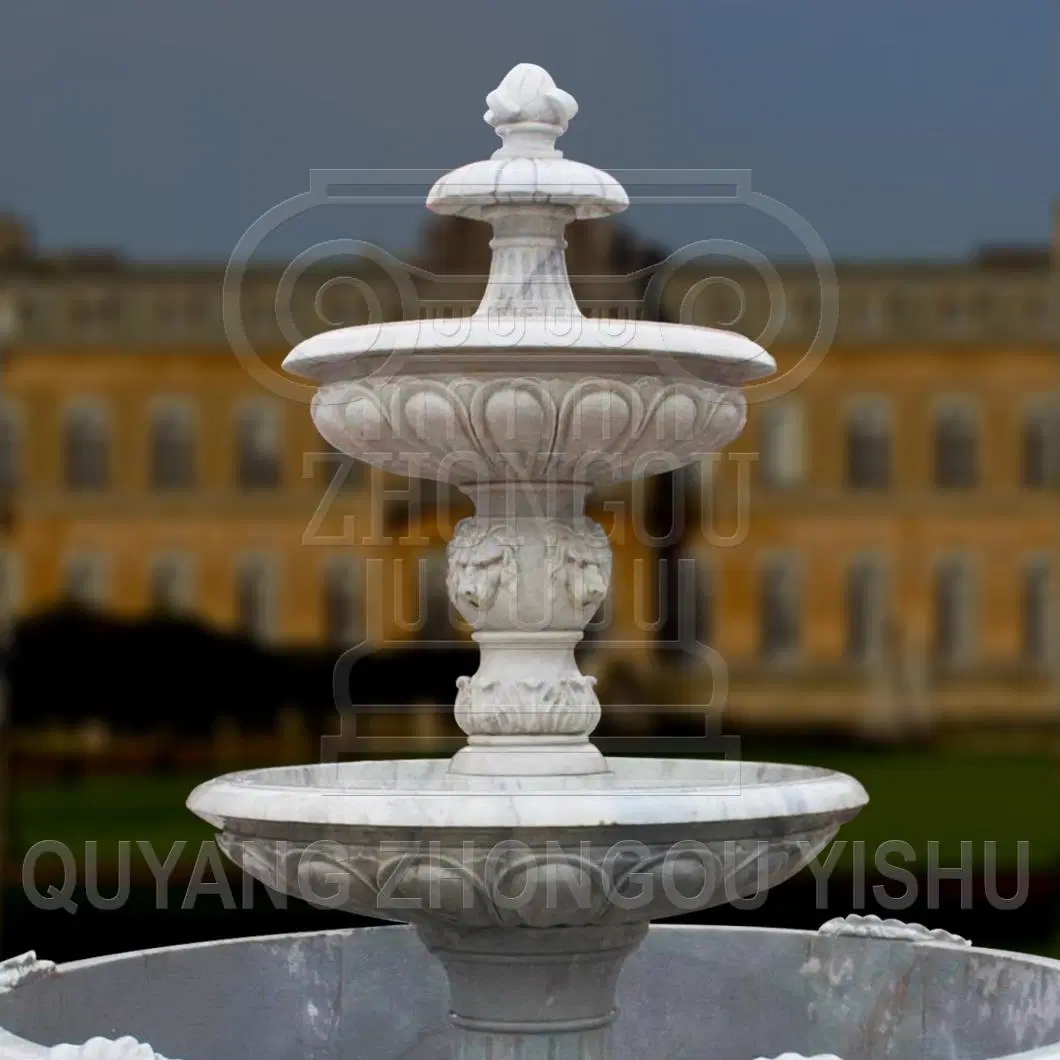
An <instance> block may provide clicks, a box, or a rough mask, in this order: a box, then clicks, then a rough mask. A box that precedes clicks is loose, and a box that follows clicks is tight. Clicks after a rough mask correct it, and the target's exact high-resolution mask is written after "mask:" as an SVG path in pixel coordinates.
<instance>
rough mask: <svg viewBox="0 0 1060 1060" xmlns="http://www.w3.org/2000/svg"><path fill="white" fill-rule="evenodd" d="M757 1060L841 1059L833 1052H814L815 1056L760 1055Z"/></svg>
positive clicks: (799, 1054) (791, 1054) (792, 1054)
mask: <svg viewBox="0 0 1060 1060" xmlns="http://www.w3.org/2000/svg"><path fill="white" fill-rule="evenodd" d="M756 1060H840V1057H838V1056H835V1055H834V1054H832V1053H814V1055H813V1056H803V1054H802V1053H781V1054H780V1055H779V1056H772V1057H769V1056H759V1057H757V1058H756Z"/></svg>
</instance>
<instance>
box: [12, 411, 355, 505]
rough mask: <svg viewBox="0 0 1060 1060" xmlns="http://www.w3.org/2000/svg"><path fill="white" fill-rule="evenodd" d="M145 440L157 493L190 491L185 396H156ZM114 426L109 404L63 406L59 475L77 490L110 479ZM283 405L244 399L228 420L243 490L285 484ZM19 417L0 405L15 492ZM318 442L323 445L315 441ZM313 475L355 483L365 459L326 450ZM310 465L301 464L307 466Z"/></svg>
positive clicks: (97, 487) (195, 465)
mask: <svg viewBox="0 0 1060 1060" xmlns="http://www.w3.org/2000/svg"><path fill="white" fill-rule="evenodd" d="M147 433H148V437H147V438H146V440H145V441H146V446H147V455H148V471H147V474H148V480H149V483H150V487H151V488H152V489H155V490H160V491H181V490H191V489H194V488H195V486H196V484H197V481H198V477H199V450H200V443H199V437H198V435H199V423H198V416H197V414H196V410H195V405H194V403H193V402H192V401H191V400H190V399H188V400H185V399H169V400H165V401H159V402H156V403H155V405H154V407H153V408H152V410H151V414H150V419H149V423H148V427H147ZM114 434H115V432H114V427H113V423H112V417H111V415H110V410H109V408H108V406H107V404H106V403H105V402H103V401H99V400H94V399H85V400H81V401H77V402H74V403H73V404H71V405H70V406H68V407H67V408H66V410H65V411H64V413H63V417H62V422H61V424H60V461H61V477H62V482H63V485H64V487H65V488H66V489H68V490H71V491H73V492H77V493H92V492H99V491H103V490H107V489H109V488H110V486H111V483H112V481H113V474H114V470H113V464H114V446H115V437H114ZM282 434H283V432H282V417H281V410H280V408H278V407H277V406H276V405H274V404H273V403H271V402H267V401H254V402H248V403H246V404H245V405H244V406H243V407H242V408H240V410H239V411H238V413H237V414H236V417H235V420H234V425H233V437H232V446H233V450H234V452H233V457H234V474H235V480H236V484H237V485H238V486H239V488H241V489H247V490H270V489H278V488H280V486H281V485H282V484H283V444H282V443H283V437H282ZM23 436H24V431H23V423H22V418H21V416H20V415H19V410H18V409H17V408H16V407H15V406H14V405H13V404H12V403H10V402H5V403H0V490H13V489H16V488H17V487H18V486H19V485H21V484H22V480H23V466H22V464H23V450H24V444H23ZM321 444H324V443H321ZM313 456H314V457H315V460H314V463H315V465H316V467H315V468H313V469H312V473H313V474H314V475H315V476H316V477H317V480H318V482H320V483H321V484H324V485H326V484H330V483H332V482H334V483H336V484H337V485H338V486H340V487H342V488H347V487H351V486H355V485H357V484H358V483H359V482H360V477H359V476H360V474H361V469H363V467H364V465H363V464H360V463H358V462H357V461H354V460H350V459H348V458H346V457H344V456H341V455H340V454H338V453H337V452H335V451H334V450H332V451H331V452H330V453H320V454H313ZM309 470H310V469H309V468H307V472H308V471H309Z"/></svg>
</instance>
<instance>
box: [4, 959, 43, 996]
mask: <svg viewBox="0 0 1060 1060" xmlns="http://www.w3.org/2000/svg"><path fill="white" fill-rule="evenodd" d="M54 972H55V965H54V964H53V963H52V962H51V961H42V960H39V959H38V958H37V955H36V953H34V952H33V950H30V951H29V952H28V953H20V954H19V955H18V956H17V957H9V958H8V959H7V960H6V961H0V994H3V993H6V992H7V991H8V990H14V989H15V988H16V987H19V986H21V985H22V984H23V983H28V982H31V981H32V980H34V979H41V978H44V977H45V976H49V975H52V974H54Z"/></svg>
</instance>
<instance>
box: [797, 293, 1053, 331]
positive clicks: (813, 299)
mask: <svg viewBox="0 0 1060 1060" xmlns="http://www.w3.org/2000/svg"><path fill="white" fill-rule="evenodd" d="M821 319H822V305H821V297H820V293H819V292H817V291H815V292H813V293H809V292H807V293H800V292H793V293H792V294H791V295H789V296H788V297H787V298H786V299H785V301H784V315H783V322H782V325H781V333H780V334H781V337H782V338H788V337H796V336H797V337H800V338H801V337H803V336H806V335H813V334H815V333H816V331H817V329H818V327H819V326H820V323H821ZM1057 324H1058V314H1057V300H1056V297H1055V295H1054V294H1052V293H1051V292H1050V291H1049V289H1048V287H1047V285H1046V284H1042V285H1040V286H1038V285H1022V284H1020V285H1017V286H1013V287H1011V288H1003V287H1000V286H991V287H982V288H979V289H975V288H967V289H964V290H958V289H949V290H939V289H934V290H933V289H932V288H931V286H930V285H927V284H923V283H920V284H917V285H916V286H912V285H910V286H908V287H904V288H901V287H899V288H895V289H892V290H877V291H874V292H866V291H865V290H864V289H862V290H860V291H859V290H857V289H856V288H854V287H852V286H851V287H848V288H847V289H846V290H844V289H843V288H842V285H841V288H840V292H839V303H838V331H839V333H840V335H843V336H846V337H850V338H855V339H865V340H872V339H882V338H890V337H893V336H896V335H901V336H908V335H918V336H929V335H930V336H932V337H935V338H939V339H950V340H957V341H959V340H962V339H975V338H979V337H990V338H997V337H1000V336H1003V335H1010V334H1011V335H1023V336H1027V337H1028V338H1052V337H1055V335H1056V329H1057Z"/></svg>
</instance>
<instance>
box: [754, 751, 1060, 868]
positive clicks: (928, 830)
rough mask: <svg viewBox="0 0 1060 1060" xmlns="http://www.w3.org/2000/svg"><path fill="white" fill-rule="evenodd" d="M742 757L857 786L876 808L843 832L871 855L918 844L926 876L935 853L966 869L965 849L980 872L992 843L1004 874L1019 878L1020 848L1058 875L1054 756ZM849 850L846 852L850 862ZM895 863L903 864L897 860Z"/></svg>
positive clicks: (1059, 826)
mask: <svg viewBox="0 0 1060 1060" xmlns="http://www.w3.org/2000/svg"><path fill="white" fill-rule="evenodd" d="M743 754H744V757H747V758H754V759H756V760H763V759H765V760H776V761H788V762H797V763H799V764H804V765H822V766H828V767H829V768H832V769H838V770H841V771H842V772H844V773H849V774H851V775H852V776H854V777H856V778H857V779H858V780H859V781H860V782H861V784H862V785H863V786H864V788H865V790H866V791H867V792H868V793H869V800H870V801H869V804H868V806H866V807H865V809H864V810H862V811H861V813H860V814H858V816H857V817H855V818H854V820H853V821H851V822H850V823H849V824H848V825H846V826H845V827H844V828H843V829H842V831H841V832H840V838H841V839H845V840H847V841H848V844H852V843H853V842H855V841H858V840H860V841H862V842H863V843H864V844H865V847H866V850H867V851H869V852H870V853H869V858H870V863H871V851H873V850H876V849H877V848H879V847H880V846H881V844H884V843H887V842H889V841H893V840H899V841H903V842H905V843H908V844H910V845H911V846H912V847H913V849H914V850H915V851H916V862H915V864H914V863H910V864H909V866H908V867H909V868H910V869H913V870H915V869H917V868H920V867H922V868H923V869H925V870H926V868H927V860H926V858H927V854H928V850H929V845H930V844H932V843H935V844H937V850H938V855H937V860H938V862H939V863H940V864H941V865H943V866H951V865H952V866H956V865H958V864H959V863H960V858H961V842H962V840H963V841H969V842H971V843H972V844H973V847H972V853H973V855H974V859H975V863H976V864H982V863H983V860H984V844H986V843H993V844H994V848H993V849H994V850H995V851H996V858H997V865H998V868H999V869H1005V868H1015V866H1016V864H1017V856H1018V846H1017V844H1018V843H1019V842H1020V841H1025V842H1026V843H1027V844H1028V854H1029V859H1030V864H1031V866H1032V867H1033V868H1035V869H1036V870H1043V871H1048V870H1050V869H1056V870H1058V871H1060V813H1058V810H1060V759H1058V758H1056V757H1055V756H1047V755H1001V754H998V755H991V754H975V753H968V752H957V751H949V752H947V751H941V750H940V751H934V750H927V751H904V750H899V751H891V752H887V751H835V750H831V749H829V750H828V751H824V752H822V751H814V750H812V749H807V750H805V751H793V749H792V748H790V747H787V748H784V749H775V748H774V749H770V748H766V747H761V748H759V747H756V746H754V745H753V744H751V743H750V741H748V742H747V743H745V745H744V748H743ZM850 856H851V848H850V846H848V848H847V849H846V850H845V852H844V860H845V861H848V860H849V858H850ZM890 860H891V863H892V864H895V865H898V864H901V862H900V860H899V859H898V858H897V857H894V856H892V857H891V859H890Z"/></svg>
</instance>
